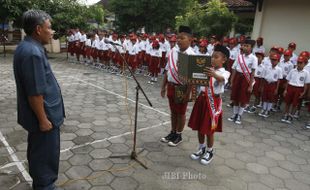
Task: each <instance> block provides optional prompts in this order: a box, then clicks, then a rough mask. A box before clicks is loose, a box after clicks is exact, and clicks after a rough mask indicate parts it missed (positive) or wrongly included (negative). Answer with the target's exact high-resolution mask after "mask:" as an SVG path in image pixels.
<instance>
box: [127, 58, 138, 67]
mask: <svg viewBox="0 0 310 190" xmlns="http://www.w3.org/2000/svg"><path fill="white" fill-rule="evenodd" d="M127 62H128V65H129V66H130V67H131V68H132V69H136V68H137V63H136V62H137V60H136V55H128V61H127Z"/></svg>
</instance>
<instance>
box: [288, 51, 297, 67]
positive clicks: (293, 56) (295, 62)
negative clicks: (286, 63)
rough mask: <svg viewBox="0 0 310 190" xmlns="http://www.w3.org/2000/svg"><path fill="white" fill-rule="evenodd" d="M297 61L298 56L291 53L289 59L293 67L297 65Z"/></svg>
mask: <svg viewBox="0 0 310 190" xmlns="http://www.w3.org/2000/svg"><path fill="white" fill-rule="evenodd" d="M297 59H298V56H297V55H296V54H295V53H294V52H293V55H292V57H291V59H290V61H291V62H292V63H293V64H294V66H295V65H297Z"/></svg>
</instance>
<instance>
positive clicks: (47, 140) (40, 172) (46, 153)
mask: <svg viewBox="0 0 310 190" xmlns="http://www.w3.org/2000/svg"><path fill="white" fill-rule="evenodd" d="M59 156H60V132H59V128H58V127H55V128H54V129H53V130H51V131H49V132H44V133H43V132H34V133H28V149H27V159H28V163H29V173H30V176H31V177H32V179H33V184H32V186H33V189H34V190H53V189H55V185H54V183H55V181H56V180H57V178H58V168H59Z"/></svg>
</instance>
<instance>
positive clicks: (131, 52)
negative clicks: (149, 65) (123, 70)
mask: <svg viewBox="0 0 310 190" xmlns="http://www.w3.org/2000/svg"><path fill="white" fill-rule="evenodd" d="M131 44H132V43H131ZM128 53H129V55H137V54H138V53H139V43H138V42H136V43H135V44H133V46H131V47H129V49H128Z"/></svg>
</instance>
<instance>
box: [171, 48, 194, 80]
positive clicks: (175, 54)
mask: <svg viewBox="0 0 310 190" xmlns="http://www.w3.org/2000/svg"><path fill="white" fill-rule="evenodd" d="M178 53H179V50H178V49H177V48H176V47H174V48H172V50H171V52H170V56H169V59H168V62H167V65H166V67H165V70H167V79H168V82H172V83H174V84H180V83H179V82H178V81H180V79H179V76H178V75H174V77H175V78H176V79H177V80H178V81H176V80H175V79H174V78H173V76H172V74H171V71H172V72H173V73H178V66H177V63H178V57H179V54H178ZM183 53H185V54H188V55H195V52H194V51H193V49H192V48H191V47H188V48H187V49H186V50H185V51H184V52H183ZM172 60H173V61H172ZM173 63H174V65H173ZM170 69H171V71H170ZM180 82H181V81H180Z"/></svg>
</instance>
